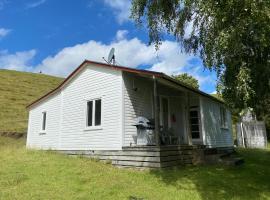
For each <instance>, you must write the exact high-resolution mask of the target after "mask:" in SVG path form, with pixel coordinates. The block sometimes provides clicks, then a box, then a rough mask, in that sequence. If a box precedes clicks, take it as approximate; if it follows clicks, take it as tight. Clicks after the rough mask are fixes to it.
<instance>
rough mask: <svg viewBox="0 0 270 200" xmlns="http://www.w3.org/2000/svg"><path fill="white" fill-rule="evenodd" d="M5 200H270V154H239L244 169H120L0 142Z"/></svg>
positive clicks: (0, 178)
mask: <svg viewBox="0 0 270 200" xmlns="http://www.w3.org/2000/svg"><path fill="white" fill-rule="evenodd" d="M0 152H1V153H0V163H1V164H0V199H12V200H14V199H20V200H24V199H25V200H29V199H50V200H52V199H65V200H67V199H155V200H156V199H215V200H216V199H245V200H246V199H252V200H253V199H270V150H240V153H241V154H242V155H243V156H244V158H245V160H246V163H245V165H243V166H241V167H224V166H204V167H202V166H201V167H183V168H180V169H177V170H164V171H157V170H152V171H137V170H132V169H117V168H114V167H112V166H111V165H109V164H103V163H100V162H97V161H94V160H90V159H86V158H80V157H68V156H66V155H60V154H57V153H53V152H45V151H34V150H26V149H25V146H24V140H23V139H12V138H5V137H0Z"/></svg>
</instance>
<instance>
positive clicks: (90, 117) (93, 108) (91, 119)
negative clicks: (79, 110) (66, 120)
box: [86, 99, 102, 127]
mask: <svg viewBox="0 0 270 200" xmlns="http://www.w3.org/2000/svg"><path fill="white" fill-rule="evenodd" d="M101 109H102V107H101V99H95V100H91V101H88V102H87V121H86V125H87V127H96V126H100V125H101Z"/></svg>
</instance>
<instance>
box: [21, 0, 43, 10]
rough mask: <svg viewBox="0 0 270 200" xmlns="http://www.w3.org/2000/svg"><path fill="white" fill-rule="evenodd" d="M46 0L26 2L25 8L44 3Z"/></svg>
mask: <svg viewBox="0 0 270 200" xmlns="http://www.w3.org/2000/svg"><path fill="white" fill-rule="evenodd" d="M45 2H46V0H38V1H34V2H32V3H28V4H27V5H26V8H36V7H38V6H40V5H42V4H44V3H45Z"/></svg>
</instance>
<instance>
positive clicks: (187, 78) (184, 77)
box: [172, 73, 199, 89]
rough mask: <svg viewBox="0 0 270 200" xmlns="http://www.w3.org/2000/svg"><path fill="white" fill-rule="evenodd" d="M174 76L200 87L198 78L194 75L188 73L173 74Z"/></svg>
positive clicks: (190, 84)
mask: <svg viewBox="0 0 270 200" xmlns="http://www.w3.org/2000/svg"><path fill="white" fill-rule="evenodd" d="M172 77H173V78H175V79H176V80H178V81H180V82H182V83H184V84H186V85H188V86H191V87H193V88H195V89H199V82H198V80H197V79H196V78H194V77H193V76H191V75H189V74H188V73H183V74H178V75H173V76H172Z"/></svg>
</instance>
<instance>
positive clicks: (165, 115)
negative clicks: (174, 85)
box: [160, 97, 169, 130]
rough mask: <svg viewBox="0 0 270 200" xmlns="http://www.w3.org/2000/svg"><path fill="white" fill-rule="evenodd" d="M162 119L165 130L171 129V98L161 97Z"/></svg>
mask: <svg viewBox="0 0 270 200" xmlns="http://www.w3.org/2000/svg"><path fill="white" fill-rule="evenodd" d="M160 111H161V112H160V121H161V125H162V127H163V130H168V129H169V100H168V98H166V97H161V105H160Z"/></svg>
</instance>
